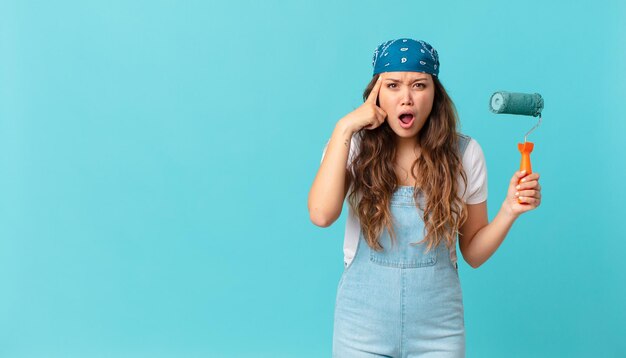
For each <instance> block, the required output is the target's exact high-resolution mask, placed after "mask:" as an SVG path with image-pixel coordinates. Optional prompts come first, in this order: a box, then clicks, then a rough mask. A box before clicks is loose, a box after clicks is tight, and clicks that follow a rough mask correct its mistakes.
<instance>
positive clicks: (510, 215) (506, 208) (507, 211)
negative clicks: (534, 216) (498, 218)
mask: <svg viewBox="0 0 626 358" xmlns="http://www.w3.org/2000/svg"><path fill="white" fill-rule="evenodd" d="M500 213H501V214H502V215H504V216H505V217H506V218H507V219H510V220H511V221H515V220H517V218H518V217H519V215H520V214H519V213H515V212H514V211H513V210H512V209H511V206H510V205H507V203H506V201H505V202H503V203H502V206H501V207H500Z"/></svg>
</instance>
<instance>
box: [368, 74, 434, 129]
mask: <svg viewBox="0 0 626 358" xmlns="http://www.w3.org/2000/svg"><path fill="white" fill-rule="evenodd" d="M381 76H382V81H383V83H382V87H381V88H380V92H379V94H378V101H379V106H380V108H382V109H383V110H384V111H385V112H386V113H387V122H388V123H389V126H390V127H391V129H392V130H393V131H394V132H395V133H396V134H397V135H398V136H400V137H403V138H411V137H415V136H416V135H417V133H418V132H419V131H420V129H422V127H423V126H424V123H426V120H427V119H428V116H429V115H430V111H431V109H432V107H433V100H434V98H435V84H434V83H433V78H432V76H431V75H430V74H428V73H421V72H385V73H382V74H381Z"/></svg>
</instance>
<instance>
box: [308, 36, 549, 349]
mask: <svg viewBox="0 0 626 358" xmlns="http://www.w3.org/2000/svg"><path fill="white" fill-rule="evenodd" d="M373 66H374V73H373V78H372V80H371V82H370V83H369V85H368V86H367V88H366V90H365V93H364V95H363V98H364V103H363V105H361V106H360V107H359V108H357V109H356V110H354V111H353V112H351V113H349V114H347V115H346V116H345V117H343V118H341V119H340V120H339V121H338V122H337V125H336V126H335V130H334V131H333V134H332V136H331V138H330V140H329V142H328V143H327V146H326V148H325V149H324V154H323V155H322V162H321V165H320V168H319V171H318V173H317V175H316V177H315V180H314V182H313V185H312V187H311V190H310V193H309V198H308V208H309V213H310V217H311V221H312V222H313V223H314V224H315V225H318V226H321V227H327V226H330V225H331V224H332V223H333V222H334V221H335V220H337V218H338V217H339V216H340V214H341V209H342V205H343V201H344V200H345V199H346V197H348V202H349V215H348V221H347V223H346V232H345V238H344V263H345V269H344V272H343V274H342V277H341V280H340V282H339V285H338V290H337V300H336V305H335V323H334V333H333V356H334V357H350V358H355V357H416V356H419V357H422V356H429V357H430V356H432V357H462V356H464V354H465V328H464V319H463V302H462V296H461V287H460V282H459V277H458V266H457V263H456V259H457V258H456V239H457V235H458V240H459V247H460V250H461V253H462V255H463V258H464V259H465V261H467V263H469V265H470V266H472V267H474V268H476V267H478V266H480V265H481V264H483V263H484V262H485V261H486V260H487V259H488V258H489V257H490V256H491V255H492V254H493V253H494V252H495V251H496V249H497V248H498V246H500V244H501V243H502V241H503V240H504V238H505V236H506V234H507V232H508V231H509V229H510V228H511V225H512V224H513V222H514V221H515V220H516V219H517V218H518V217H519V216H520V215H521V214H522V213H524V212H527V211H529V210H533V209H535V208H536V207H538V206H539V204H540V202H541V187H540V185H539V183H538V179H539V174H537V173H532V174H530V175H527V174H526V173H524V172H516V173H515V174H514V175H513V176H512V178H511V180H510V182H509V189H508V193H507V195H506V198H505V199H504V201H503V203H502V205H501V207H500V211H499V212H498V214H497V216H496V217H495V219H494V220H493V221H492V222H491V223H489V222H488V217H487V171H486V165H485V161H484V156H483V153H482V150H481V148H480V146H479V144H478V143H477V142H476V140H474V139H472V138H470V137H468V136H465V135H463V134H460V133H457V124H458V118H457V115H456V111H455V108H454V105H453V103H452V101H451V99H450V98H449V97H448V95H447V93H446V91H445V89H444V87H443V86H442V84H441V82H440V81H439V79H438V74H439V57H438V54H437V51H436V50H435V49H434V48H433V47H432V46H431V45H429V44H428V43H426V42H424V41H416V40H412V39H398V40H392V41H387V42H384V43H382V44H381V45H380V46H378V48H377V49H376V50H375V52H374V59H373ZM348 193H349V195H348Z"/></svg>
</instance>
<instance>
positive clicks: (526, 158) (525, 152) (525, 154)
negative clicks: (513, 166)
mask: <svg viewBox="0 0 626 358" xmlns="http://www.w3.org/2000/svg"><path fill="white" fill-rule="evenodd" d="M534 147H535V144H534V143H532V142H524V143H517V149H519V152H520V153H521V154H522V162H521V163H520V166H519V170H520V171H522V170H525V171H526V174H531V173H532V172H533V169H532V166H531V165H530V153H531V152H532V151H533V148H534ZM518 184H519V183H518ZM517 202H518V203H520V204H525V205H528V203H523V202H521V201H520V200H519V199H517Z"/></svg>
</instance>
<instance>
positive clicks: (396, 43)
mask: <svg viewBox="0 0 626 358" xmlns="http://www.w3.org/2000/svg"><path fill="white" fill-rule="evenodd" d="M372 65H373V66H374V74H373V75H376V74H377V73H382V72H404V71H410V72H425V73H430V74H431V75H433V76H437V75H438V74H439V55H438V54H437V50H435V49H434V48H433V47H432V46H431V45H429V44H428V43H427V42H424V41H421V40H418V41H416V40H412V39H397V40H391V41H385V42H383V43H382V44H380V45H379V46H378V47H377V48H376V50H374V58H373V60H372Z"/></svg>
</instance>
